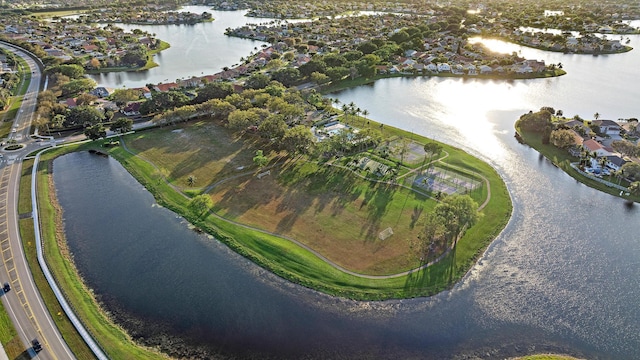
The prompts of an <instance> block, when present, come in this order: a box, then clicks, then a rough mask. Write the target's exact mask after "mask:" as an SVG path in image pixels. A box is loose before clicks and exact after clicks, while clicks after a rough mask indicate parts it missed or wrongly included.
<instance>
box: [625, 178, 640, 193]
mask: <svg viewBox="0 0 640 360" xmlns="http://www.w3.org/2000/svg"><path fill="white" fill-rule="evenodd" d="M627 191H628V192H629V194H631V195H632V196H640V181H634V182H632V183H631V184H629V187H628V188H627Z"/></svg>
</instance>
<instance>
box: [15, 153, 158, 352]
mask: <svg viewBox="0 0 640 360" xmlns="http://www.w3.org/2000/svg"><path fill="white" fill-rule="evenodd" d="M91 146H92V145H91V144H89V145H83V146H77V147H67V148H58V149H57V150H54V151H51V152H48V153H46V155H44V156H43V157H42V161H41V163H40V166H39V168H38V172H37V174H38V179H37V182H38V210H39V215H40V219H41V230H42V239H43V243H44V252H45V258H46V261H47V263H48V265H49V268H50V270H51V272H52V273H53V275H54V277H55V279H56V282H57V283H58V286H59V287H60V288H61V289H63V291H64V293H65V297H66V298H67V301H68V302H69V303H70V305H71V306H72V308H74V311H75V313H76V315H77V316H78V318H79V319H80V320H81V321H82V323H83V324H84V326H85V327H86V328H87V330H88V331H89V333H92V334H97V335H98V336H94V339H95V340H96V341H97V342H98V343H99V344H100V346H101V347H102V349H103V350H104V351H105V352H106V353H107V355H108V356H109V357H110V358H112V359H132V358H135V359H158V358H165V356H164V355H162V354H160V353H158V352H156V351H153V350H151V349H145V348H142V347H140V346H138V345H137V344H135V343H134V342H133V341H132V340H131V339H130V338H129V336H128V335H127V334H126V332H124V331H123V330H122V329H121V328H120V327H118V326H117V325H115V324H114V323H113V322H112V321H111V320H110V319H109V318H108V315H107V314H106V313H104V312H103V311H102V309H101V308H100V306H99V305H98V303H97V302H96V299H95V298H94V297H93V296H92V294H91V290H90V289H88V288H87V287H86V286H84V284H83V282H82V280H81V279H80V277H79V275H78V273H77V271H76V269H75V266H74V265H73V262H72V259H71V257H70V254H69V252H68V250H67V249H66V245H65V241H64V238H63V236H64V235H63V234H62V232H61V228H60V224H61V217H60V216H61V214H60V212H59V211H58V210H59V208H58V206H57V205H56V204H57V203H56V201H55V197H53V198H52V197H51V195H52V193H51V192H50V191H51V190H52V187H51V185H52V184H51V181H52V179H51V177H50V168H49V165H50V163H51V161H52V159H53V158H55V157H56V156H59V155H60V154H63V153H66V152H69V151H74V150H77V149H83V148H88V147H91ZM31 167H32V160H30V161H28V162H25V164H24V172H23V178H22V180H21V185H20V189H21V192H20V201H19V209H20V211H24V210H25V209H27V208H30V205H26V204H30V196H29V194H26V195H25V194H23V193H24V192H28V191H29V189H30V186H31V185H30V178H31V176H30V175H31ZM20 231H21V235H22V239H23V243H24V245H23V246H24V248H25V254H26V256H27V259H28V261H29V265H30V267H31V268H32V269H38V265H37V260H36V252H35V238H34V235H33V220H32V219H24V220H21V222H20ZM33 273H34V279H35V281H36V284H37V286H38V289H39V290H40V293H41V294H42V297H43V298H44V300H45V303H46V304H47V307H48V308H49V312H50V313H51V314H52V317H53V319H54V321H55V322H56V325H57V326H58V329H60V332H61V333H62V335H63V337H64V339H65V341H66V342H67V344H68V345H69V347H70V348H71V350H72V351H73V353H74V354H75V355H76V357H78V358H79V359H91V358H93V353H92V352H91V350H90V349H89V348H88V347H87V346H86V344H85V343H84V340H82V338H81V337H80V336H79V335H78V334H77V332H76V331H75V329H74V328H73V325H72V324H71V323H70V322H69V321H68V319H67V318H66V316H65V315H64V312H63V311H62V309H61V308H60V306H59V304H58V302H57V300H56V299H55V296H54V294H53V292H52V291H51V289H50V288H49V287H48V285H47V283H46V280H45V279H44V275H43V274H42V273H41V272H40V271H33Z"/></svg>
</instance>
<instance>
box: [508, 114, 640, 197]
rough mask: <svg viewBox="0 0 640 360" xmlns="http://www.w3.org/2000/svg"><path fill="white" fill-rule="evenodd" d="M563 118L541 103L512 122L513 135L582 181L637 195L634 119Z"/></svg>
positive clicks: (639, 178)
mask: <svg viewBox="0 0 640 360" xmlns="http://www.w3.org/2000/svg"><path fill="white" fill-rule="evenodd" d="M599 117H600V115H599V114H598V113H595V114H594V119H593V120H585V119H582V118H580V117H579V116H574V117H573V118H565V117H564V116H563V113H562V110H555V109H553V108H551V107H543V108H542V109H541V110H540V111H538V112H535V113H534V112H530V113H528V114H524V115H522V116H521V117H520V119H518V121H517V122H516V136H517V137H518V139H519V140H521V141H522V142H524V143H526V144H528V145H530V146H531V147H533V148H534V149H536V150H537V151H539V152H540V153H541V154H543V155H544V156H545V157H546V158H547V159H549V160H550V161H552V162H553V163H554V164H555V165H556V166H558V167H560V168H561V169H563V170H564V171H565V172H566V173H567V174H569V175H571V176H572V177H573V178H575V179H576V180H578V181H580V182H581V183H583V184H585V185H587V186H590V187H593V188H596V189H598V190H601V191H603V192H606V193H609V194H611V195H614V196H619V197H621V198H624V199H626V200H628V201H635V202H638V201H640V159H639V158H638V155H640V145H639V144H638V139H639V138H640V132H639V131H638V130H639V129H638V119H636V118H630V119H619V120H618V121H613V120H602V119H599Z"/></svg>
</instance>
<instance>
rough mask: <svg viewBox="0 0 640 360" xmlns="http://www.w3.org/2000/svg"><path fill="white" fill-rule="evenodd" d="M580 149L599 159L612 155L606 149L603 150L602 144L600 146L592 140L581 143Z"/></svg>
mask: <svg viewBox="0 0 640 360" xmlns="http://www.w3.org/2000/svg"><path fill="white" fill-rule="evenodd" d="M582 147H583V148H584V149H585V150H586V151H589V152H590V153H595V154H596V156H598V157H600V156H611V155H613V153H612V152H611V151H609V150H607V149H605V147H604V146H602V144H600V143H599V142H597V141H595V140H593V139H589V140H585V141H583V142H582Z"/></svg>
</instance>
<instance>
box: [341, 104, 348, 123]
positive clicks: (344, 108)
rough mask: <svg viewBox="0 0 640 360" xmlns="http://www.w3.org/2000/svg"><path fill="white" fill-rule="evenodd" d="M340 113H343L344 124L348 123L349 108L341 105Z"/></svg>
mask: <svg viewBox="0 0 640 360" xmlns="http://www.w3.org/2000/svg"><path fill="white" fill-rule="evenodd" d="M342 112H343V113H344V122H346V123H349V118H348V115H349V106H347V104H342Z"/></svg>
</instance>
